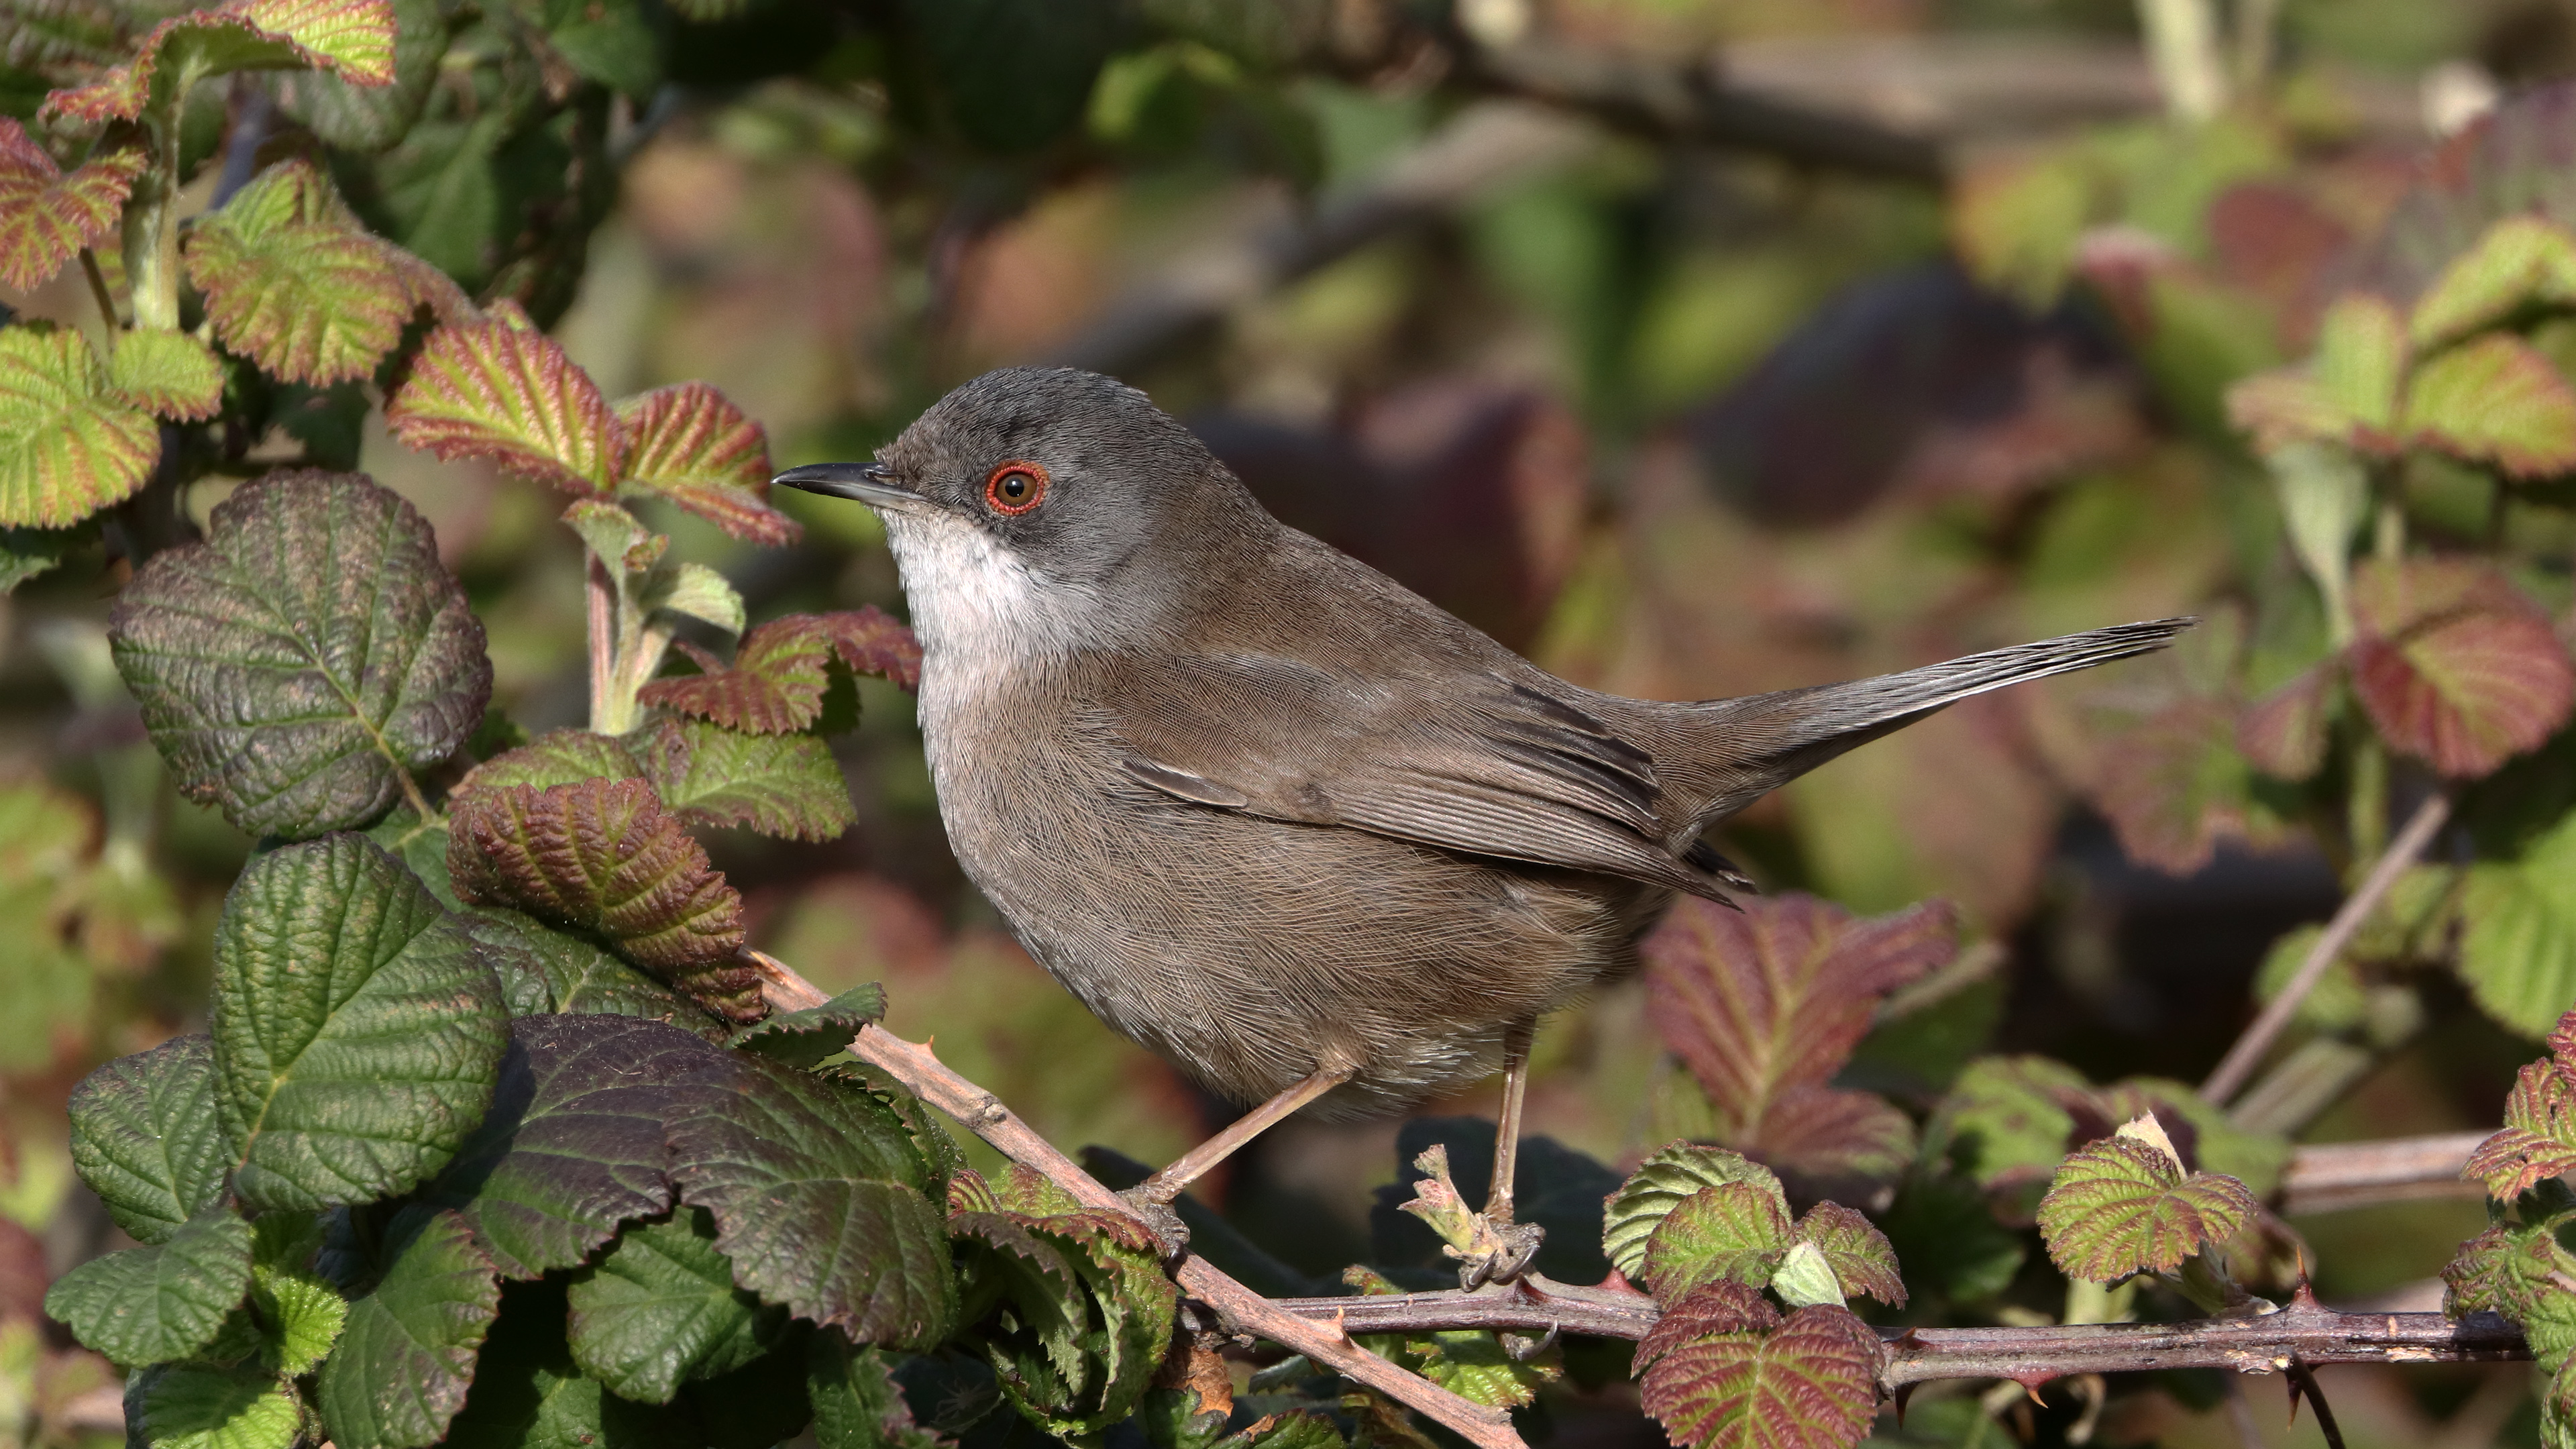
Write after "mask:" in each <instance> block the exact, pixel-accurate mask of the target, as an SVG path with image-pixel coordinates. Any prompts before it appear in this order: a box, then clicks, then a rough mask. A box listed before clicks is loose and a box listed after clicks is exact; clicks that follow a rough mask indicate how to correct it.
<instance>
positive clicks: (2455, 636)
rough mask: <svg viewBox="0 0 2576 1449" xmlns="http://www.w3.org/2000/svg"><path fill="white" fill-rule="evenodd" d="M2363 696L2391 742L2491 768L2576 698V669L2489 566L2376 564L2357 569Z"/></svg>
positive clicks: (2553, 723)
mask: <svg viewBox="0 0 2576 1449" xmlns="http://www.w3.org/2000/svg"><path fill="white" fill-rule="evenodd" d="M2353 612H2354V616H2355V619H2356V621H2357V622H2358V624H2359V626H2360V630H2361V637H2360V638H2359V639H2358V640H2357V641H2356V642H2355V644H2354V647H2353V650H2352V680H2353V692H2354V694H2355V695H2357V696H2358V697H2359V698H2360V700H2361V703H2362V707H2363V708H2364V709H2366V710H2367V711H2368V712H2369V714H2370V718H2371V722H2372V723H2373V724H2375V725H2377V726H2378V728H2379V733H2380V736H2381V737H2382V738H2383V739H2385V740H2386V741H2387V742H2388V743H2389V745H2390V747H2392V748H2394V749H2396V750H2399V751H2401V752H2403V753H2405V754H2409V755H2413V756H2415V757H2416V758H2418V759H2421V760H2423V761H2425V762H2426V763H2427V764H2430V765H2431V766H2433V768H2435V769H2436V770H2439V771H2441V772H2442V773H2443V774H2445V775H2454V776H2475V775H2484V774H2487V773H2489V772H2490V771H2492V770H2494V769H2495V768H2496V767H2497V766H2499V765H2501V764H2503V763H2504V762H2505V761H2506V760H2508V759H2510V758H2512V757H2513V756H2515V755H2518V754H2521V753H2522V752H2523V751H2525V750H2529V749H2532V748H2534V747H2535V746H2537V745H2539V744H2540V742H2541V741H2543V740H2545V739H2547V738H2549V736H2550V735H2551V734H2553V733H2555V732H2556V731H2557V729H2558V727H2559V726H2560V725H2562V724H2564V723H2566V721H2567V717H2568V713H2569V709H2570V706H2571V705H2576V665H2571V664H2570V662H2569V660H2568V657H2567V649H2566V646H2564V645H2562V644H2561V643H2559V641H2558V637H2557V635H2556V634H2555V633H2554V632H2553V631H2552V630H2551V629H2550V627H2549V621H2548V619H2547V618H2546V616H2544V615H2542V614H2541V613H2540V611H2539V610H2538V609H2537V608H2536V607H2535V606H2534V605H2532V604H2531V603H2530V602H2529V601H2528V600H2526V599H2524V598H2523V597H2522V595H2521V594H2520V593H2519V591H2517V590H2516V589H2514V587H2513V586H2512V585H2511V584H2509V583H2507V582H2505V581H2504V579H2503V578H2502V577H2501V576H2499V575H2497V574H2496V573H2495V572H2494V571H2493V570H2492V569H2490V568H2488V567H2487V566H2485V565H2482V564H2478V563H2474V562H2468V561H2455V560H2431V559H2416V560H2409V561H2406V562H2404V563H2385V562H2380V561H2376V560H2374V561H2371V562H2368V563H2365V564H2364V565H2363V566H2362V567H2361V568H2360V569H2359V570H2358V571H2357V572H2356V574H2355V575H2354V581H2353Z"/></svg>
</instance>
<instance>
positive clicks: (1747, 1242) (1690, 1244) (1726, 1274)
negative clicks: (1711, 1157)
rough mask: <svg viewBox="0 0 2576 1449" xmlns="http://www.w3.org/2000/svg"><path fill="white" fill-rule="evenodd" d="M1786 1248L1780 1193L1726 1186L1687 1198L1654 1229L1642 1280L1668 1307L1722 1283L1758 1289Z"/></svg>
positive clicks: (1786, 1225) (1785, 1209) (1784, 1213)
mask: <svg viewBox="0 0 2576 1449" xmlns="http://www.w3.org/2000/svg"><path fill="white" fill-rule="evenodd" d="M1788 1248H1789V1210H1788V1204H1787V1203H1786V1202H1785V1201H1784V1200H1783V1199H1782V1198H1781V1197H1780V1196H1779V1194H1778V1191H1777V1190H1776V1189H1775V1188H1772V1187H1770V1186H1768V1185H1766V1184H1757V1183H1752V1182H1730V1183H1724V1184H1721V1185H1719V1186H1716V1187H1704V1188H1701V1189H1700V1190H1699V1191H1697V1192H1695V1193H1692V1194H1691V1195H1690V1196H1689V1197H1686V1198H1683V1199H1682V1200H1681V1201H1680V1202H1678V1203H1675V1204H1674V1205H1673V1209H1672V1211H1671V1212H1669V1213H1666V1214H1665V1215H1664V1218H1663V1221H1661V1222H1659V1223H1657V1224H1655V1230H1654V1232H1653V1233H1652V1234H1650V1235H1649V1236H1648V1237H1647V1239H1646V1257H1645V1263H1644V1271H1643V1272H1642V1273H1641V1274H1640V1275H1639V1276H1640V1279H1641V1280H1642V1281H1643V1283H1644V1284H1645V1285H1646V1286H1647V1287H1648V1288H1650V1289H1652V1290H1653V1292H1654V1294H1655V1296H1656V1297H1657V1298H1658V1299H1661V1300H1664V1301H1673V1300H1677V1299H1679V1298H1680V1297H1681V1296H1682V1295H1683V1294H1685V1293H1688V1292H1689V1291H1690V1290H1691V1289H1693V1288H1696V1287H1698V1286H1699V1285H1700V1284H1702V1283H1712V1282H1716V1281H1718V1280H1720V1279H1725V1280H1728V1281H1731V1282H1736V1283H1742V1284H1744V1285H1745V1286H1746V1287H1749V1288H1759V1287H1761V1286H1762V1285H1764V1284H1766V1283H1768V1282H1770V1281H1771V1270H1772V1269H1774V1268H1776V1267H1778V1266H1779V1264H1780V1255H1781V1254H1782V1253H1784V1252H1786V1251H1788Z"/></svg>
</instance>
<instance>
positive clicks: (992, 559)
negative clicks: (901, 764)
mask: <svg viewBox="0 0 2576 1449" xmlns="http://www.w3.org/2000/svg"><path fill="white" fill-rule="evenodd" d="M881 516H882V517H883V518H884V519H885V525H886V545H887V547H888V548H890V549H891V550H893V552H894V562H895V567H896V569H897V570H898V571H900V572H901V573H902V575H903V592H904V597H905V599H906V600H907V601H908V602H909V603H910V604H911V606H912V628H913V632H914V633H916V634H918V635H920V636H921V652H922V695H923V701H924V703H925V704H927V703H929V701H930V694H931V690H932V687H933V677H934V675H936V676H944V678H942V679H941V681H940V683H941V685H942V686H943V691H942V692H948V691H949V690H953V689H954V688H955V687H956V686H958V685H963V684H966V683H967V682H968V681H969V680H977V679H982V678H987V677H991V676H994V675H998V674H1002V673H1007V672H1009V671H1011V670H1012V669H1014V668H1016V667H1018V666H1020V665H1024V664H1027V663H1031V662H1034V661H1036V660H1040V659H1047V658H1054V657H1061V656H1064V655H1068V654H1072V653H1074V652H1075V651H1076V650H1078V649H1080V648H1082V647H1083V646H1084V645H1085V644H1086V643H1096V642H1097V641H1096V640H1094V639H1091V638H1090V637H1088V636H1089V634H1090V626H1091V625H1092V624H1093V623H1094V622H1096V621H1095V619H1094V617H1093V614H1094V611H1093V609H1092V608H1091V607H1090V606H1091V604H1092V600H1091V598H1090V596H1089V594H1088V593H1087V592H1086V591H1084V590H1080V589H1075V588H1069V587H1067V586H1065V585H1063V584H1061V583H1058V582H1056V581H1054V580H1050V579H1048V578H1046V577H1044V576H1043V575H1041V574H1039V573H1038V572H1037V571H1036V570H1035V569H1032V568H1031V567H1029V565H1028V563H1027V562H1026V561H1024V560H1022V559H1020V558H1019V557H1017V556H1016V555H1014V554H1013V553H1012V552H1011V551H1010V550H1009V549H1007V548H1005V547H1003V546H1002V545H1001V543H999V542H998V541H996V540H995V539H994V537H993V536H992V535H991V534H989V533H986V532H985V531H984V530H982V529H980V528H978V527H976V526H975V525H974V524H972V523H970V522H968V521H967V520H965V519H963V518H959V517H958V516H957V515H955V514H953V513H949V512H946V511H945V510H933V509H920V510H913V509H901V510H898V509H887V510H885V511H884V513H883V514H882V515H881Z"/></svg>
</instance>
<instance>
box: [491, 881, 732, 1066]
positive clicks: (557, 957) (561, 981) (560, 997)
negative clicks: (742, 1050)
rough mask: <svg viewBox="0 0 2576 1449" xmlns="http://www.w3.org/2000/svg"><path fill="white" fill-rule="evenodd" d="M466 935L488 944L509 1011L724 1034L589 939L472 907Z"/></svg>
mask: <svg viewBox="0 0 2576 1449" xmlns="http://www.w3.org/2000/svg"><path fill="white" fill-rule="evenodd" d="M465 931H466V934H468V935H470V936H472V937H473V938H474V939H475V940H477V941H479V942H481V943H482V944H483V945H484V946H486V947H488V948H490V957H489V959H490V961H491V964H492V968H493V969H494V970H495V971H496V972H498V973H499V974H500V977H501V995H502V998H503V999H504V1000H505V1001H507V1002H508V1003H509V1006H510V1014H511V1015H512V1016H514V1017H516V1016H542V1015H545V1014H547V1013H549V1012H563V1013H566V1014H599V1015H606V1016H631V1017H635V1018H637V1019H639V1020H643V1021H659V1022H667V1023H669V1024H670V1025H673V1026H677V1027H679V1028H681V1029H682V1030H684V1031H688V1032H691V1033H693V1034H695V1035H697V1036H700V1037H703V1038H705V1039H706V1040H708V1041H713V1042H723V1041H727V1040H729V1039H730V1037H731V1033H730V1032H728V1031H727V1029H726V1028H725V1027H724V1026H723V1024H721V1023H719V1022H718V1021H716V1020H715V1019H714V1018H713V1017H710V1016H708V1015H707V1014H706V1013H705V1012H703V1011H700V1010H699V1009H698V1008H697V1007H696V1006H695V1005H693V1004H691V1003H690V1002H688V1001H686V1000H684V999H683V998H682V997H681V996H680V995H679V994H678V993H676V992H674V991H672V990H671V988H669V987H667V986H664V985H663V984H662V983H661V982H659V981H656V980H654V979H653V978H652V977H650V976H647V975H645V974H644V973H642V972H640V971H638V970H636V969H635V968H634V967H632V966H629V965H627V964H626V963H625V962H623V961H620V960H618V959H617V958H616V957H615V956H612V955H610V954H608V953H607V952H606V951H603V950H601V949H600V948H599V947H597V946H594V945H592V944H591V943H590V942H588V941H585V940H583V939H581V938H580V937H578V936H570V935H566V934H565V933H563V932H561V931H555V930H549V929H547V928H546V927H544V926H541V925H539V924H538V923H537V922H536V921H534V920H532V919H530V918H529V917H526V916H523V915H521V914H519V913H518V912H517V911H505V910H498V909H488V908H487V909H482V910H474V911H469V912H467V913H466V916H465Z"/></svg>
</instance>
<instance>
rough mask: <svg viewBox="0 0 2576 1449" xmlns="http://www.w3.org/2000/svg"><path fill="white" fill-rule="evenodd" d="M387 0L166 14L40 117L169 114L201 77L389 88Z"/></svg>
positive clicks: (264, 4)
mask: <svg viewBox="0 0 2576 1449" xmlns="http://www.w3.org/2000/svg"><path fill="white" fill-rule="evenodd" d="M393 37H394V25H393V6H392V4H391V3H390V0H230V3H228V4H225V5H223V6H220V7H218V8H215V9H209V10H192V11H189V12H187V13H186V14H183V15H174V16H172V17H170V18H169V19H167V20H164V21H162V22H161V23H160V24H159V25H156V26H154V27H153V29H152V33H151V34H149V35H147V36H145V37H144V38H143V43H142V45H141V47H140V48H139V50H138V52H137V54H136V55H135V58H134V59H133V60H131V61H129V62H127V63H126V64H124V65H121V66H118V67H117V68H116V69H114V70H112V71H109V72H108V73H107V74H106V75H104V76H102V77H100V78H99V79H98V80H96V81H94V82H92V83H90V84H88V85H85V86H81V87H79V88H77V89H74V90H61V91H55V92H54V93H53V94H51V95H49V96H47V97H45V104H44V108H43V110H42V111H40V112H39V114H40V115H42V116H44V117H46V118H48V119H52V120H57V121H62V120H68V121H73V122H77V123H81V124H88V125H97V124H102V123H104V122H108V121H130V120H133V119H134V118H136V117H137V116H140V115H142V114H143V112H144V111H145V110H146V109H147V108H148V109H166V108H168V107H172V106H175V105H176V104H177V103H178V102H179V101H180V100H181V99H182V98H183V97H184V96H185V94H186V92H187V88H188V87H189V86H190V85H192V84H194V83H195V82H197V81H198V80H201V79H203V78H205V77H207V76H216V75H222V74H225V73H226V72H229V71H239V70H293V69H299V68H303V67H308V66H309V67H314V68H318V69H329V70H335V71H337V72H339V73H340V74H341V75H343V76H346V77H347V78H348V79H349V80H351V81H353V82H355V83H357V84H359V85H385V84H388V83H390V82H391V81H392V80H393Z"/></svg>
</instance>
